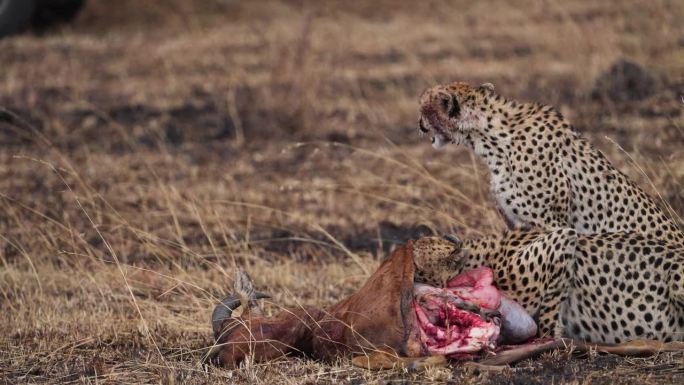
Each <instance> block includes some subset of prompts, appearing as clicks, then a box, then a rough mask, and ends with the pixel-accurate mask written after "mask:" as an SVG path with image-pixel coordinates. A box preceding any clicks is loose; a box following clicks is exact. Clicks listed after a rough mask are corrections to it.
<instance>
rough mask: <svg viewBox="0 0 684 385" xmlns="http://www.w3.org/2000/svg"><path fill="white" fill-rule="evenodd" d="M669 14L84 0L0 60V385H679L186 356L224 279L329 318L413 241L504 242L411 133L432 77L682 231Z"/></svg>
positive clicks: (468, 173)
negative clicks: (596, 155) (606, 173)
mask: <svg viewBox="0 0 684 385" xmlns="http://www.w3.org/2000/svg"><path fill="white" fill-rule="evenodd" d="M682 20H684V2H681V1H664V0H663V1H655V0H654V1H649V2H645V1H623V2H608V1H605V2H596V1H580V0H570V1H527V0H514V1H498V2H493V1H477V2H475V1H473V2H470V1H421V2H413V1H402V2H394V1H385V0H382V1H351V2H346V1H325V2H320V1H278V2H276V1H259V2H256V1H255V2H239V1H227V0H226V1H220V0H214V1H210V0H205V1H197V2H187V1H181V0H172V1H164V2H141V1H135V0H122V1H116V2H114V1H110V2H105V1H97V0H91V1H89V2H88V4H87V6H86V8H85V9H84V11H83V12H82V13H81V14H80V15H79V17H78V18H77V19H76V20H75V21H74V23H72V24H70V25H68V26H63V27H60V28H58V29H53V30H50V31H46V32H44V33H40V34H36V33H27V34H24V35H22V36H17V37H12V38H9V39H5V40H2V41H0V305H1V307H2V313H0V351H1V352H2V353H1V354H0V379H1V381H3V382H6V383H57V382H59V383H146V382H153V383H159V382H163V383H193V384H195V383H221V382H222V383H263V384H270V383H309V384H313V383H338V382H343V383H352V384H361V383H403V382H425V383H430V382H437V383H439V382H444V381H451V382H453V383H483V384H504V383H519V384H536V383H538V384H547V383H548V384H610V383H624V384H664V383H682V382H683V381H684V363H683V360H684V356H683V355H682V354H660V355H657V356H655V357H651V358H618V357H614V356H601V355H596V354H590V355H589V356H585V357H578V356H572V355H570V354H569V353H568V352H555V353H551V354H546V355H544V356H542V357H540V358H536V359H532V360H527V361H524V362H521V363H519V364H517V365H515V366H514V367H512V368H510V369H507V370H504V371H502V372H496V373H494V372H476V371H473V370H470V369H463V368H459V367H457V366H455V367H452V368H439V369H431V370H429V371H427V372H421V373H405V372H402V371H399V370H394V371H386V372H367V371H364V370H361V369H356V368H353V367H351V366H350V364H349V362H348V361H346V360H341V361H339V362H336V363H332V364H322V363H318V362H314V361H311V360H307V359H304V358H296V357H294V358H288V359H283V360H279V361H276V362H272V363H267V364H255V363H248V364H247V365H245V366H244V367H242V368H240V369H238V370H234V371H228V370H223V369H219V368H216V367H213V366H206V365H203V364H202V363H201V359H202V357H203V355H204V354H205V353H206V351H207V348H208V347H209V346H211V344H212V337H211V330H210V325H209V317H210V312H211V310H212V308H213V306H214V305H215V303H216V301H217V300H218V299H219V298H221V297H222V296H223V295H225V294H226V293H227V292H228V291H229V290H230V288H231V286H232V277H233V273H234V269H235V268H236V267H241V268H244V269H246V270H247V271H248V272H249V273H250V274H251V276H252V277H253V278H254V280H255V281H256V283H257V285H258V286H259V287H260V288H262V289H264V290H268V291H269V292H271V293H272V294H273V295H274V298H273V299H272V300H271V302H269V303H267V304H266V306H265V308H266V311H267V312H269V313H273V312H276V311H278V309H279V308H280V307H282V306H298V305H300V304H312V305H324V304H329V303H332V302H334V301H336V300H339V299H341V298H342V297H343V296H344V295H346V294H348V293H351V292H352V291H353V290H354V289H355V288H357V287H359V285H360V284H362V283H363V281H364V279H365V278H366V277H367V275H368V272H369V271H372V270H373V269H374V267H375V266H377V264H378V261H379V259H380V258H381V257H382V256H383V255H385V253H386V252H387V251H388V250H389V249H390V248H391V247H392V246H393V245H395V244H397V243H398V242H401V241H404V240H406V239H409V238H413V237H417V236H419V235H421V234H426V233H430V232H436V233H447V232H452V233H457V234H460V235H461V236H465V237H475V236H478V235H482V234H492V233H497V232H500V231H501V230H502V229H503V228H504V224H503V222H502V220H501V219H500V218H499V216H498V215H497V213H496V212H495V208H494V206H493V204H492V201H491V199H490V197H489V195H488V184H487V180H488V179H487V172H486V170H485V169H484V168H483V167H482V165H481V164H480V163H478V161H477V160H476V159H475V158H474V157H473V156H472V155H471V154H470V153H468V152H467V151H465V150H463V149H458V148H447V149H445V150H443V151H433V150H432V149H431V147H430V146H429V143H428V141H427V140H426V139H425V138H419V137H418V135H417V130H416V127H415V126H416V119H417V98H418V96H419V94H420V92H421V91H422V90H423V89H424V88H426V87H428V86H430V85H432V84H435V83H438V82H447V81H451V80H457V79H460V80H465V81H468V82H471V83H476V84H477V83H480V82H485V81H486V82H492V83H494V84H495V85H496V87H497V89H498V90H499V92H500V93H502V94H504V95H506V96H509V97H512V98H516V99H521V100H535V101H540V102H544V103H548V104H554V105H556V106H558V108H560V109H561V111H562V112H563V113H564V114H565V115H566V116H568V117H569V118H570V119H572V121H573V122H574V124H575V126H576V128H577V129H578V130H579V131H581V132H583V133H584V134H585V135H586V136H588V137H590V138H591V139H592V140H593V141H594V142H595V143H596V145H597V147H599V148H600V149H601V150H603V151H604V152H605V153H606V154H607V156H608V157H609V158H610V159H611V160H612V161H613V162H614V163H615V164H616V165H617V166H618V167H619V168H620V169H621V170H623V171H624V172H626V173H627V174H629V175H630V176H632V177H633V178H634V179H635V180H636V181H638V183H639V184H640V185H641V186H643V187H644V188H645V189H647V190H648V191H649V192H651V193H652V194H654V195H657V196H659V197H661V198H662V200H663V205H666V203H665V202H667V203H669V205H670V207H671V209H672V212H673V215H678V216H680V217H682V216H684V194H682V187H683V185H684V114H683V111H684V105H683V100H682V95H683V94H684V24H683V23H682V22H681V21H682ZM623 61H629V62H632V63H636V65H637V67H632V66H630V65H624V64H623V65H621V66H620V65H618V67H615V68H617V70H614V71H613V73H611V68H612V67H613V66H614V65H615V64H616V63H621V62H623ZM623 73H624V75H625V76H622V74H623ZM620 78H622V79H623V80H624V81H620Z"/></svg>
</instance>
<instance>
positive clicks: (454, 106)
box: [447, 98, 461, 119]
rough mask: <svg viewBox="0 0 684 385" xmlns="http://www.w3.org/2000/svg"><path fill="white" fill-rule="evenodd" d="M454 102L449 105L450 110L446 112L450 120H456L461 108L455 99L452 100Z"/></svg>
mask: <svg viewBox="0 0 684 385" xmlns="http://www.w3.org/2000/svg"><path fill="white" fill-rule="evenodd" d="M452 100H453V101H454V102H453V103H451V108H450V109H449V111H448V112H447V114H448V115H449V117H450V118H452V119H456V118H458V115H460V114H461V106H460V105H459V104H458V101H456V98H453V99H452Z"/></svg>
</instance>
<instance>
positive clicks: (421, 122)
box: [418, 119, 428, 134]
mask: <svg viewBox="0 0 684 385" xmlns="http://www.w3.org/2000/svg"><path fill="white" fill-rule="evenodd" d="M418 129H419V130H420V132H422V133H424V134H427V132H428V129H427V128H425V125H424V124H423V119H418Z"/></svg>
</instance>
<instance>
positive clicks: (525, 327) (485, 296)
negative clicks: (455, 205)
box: [414, 267, 537, 356]
mask: <svg viewBox="0 0 684 385" xmlns="http://www.w3.org/2000/svg"><path fill="white" fill-rule="evenodd" d="M414 299H415V301H414V309H415V312H416V318H417V320H418V327H419V329H420V338H421V342H422V343H423V344H425V346H426V347H427V350H428V352H429V353H430V354H433V355H434V354H444V355H452V356H454V355H462V354H463V353H474V352H479V351H481V350H487V349H493V348H494V347H495V346H496V344H497V343H502V342H505V343H516V342H518V341H524V340H526V339H529V338H531V337H533V336H534V335H535V334H536V332H537V328H536V325H535V323H534V321H533V320H532V318H531V317H530V316H529V315H528V314H527V313H526V312H525V310H524V309H523V308H522V307H520V305H518V304H517V303H515V302H514V301H511V300H509V299H507V298H505V297H504V296H503V295H502V294H501V293H500V292H499V291H498V290H497V289H496V287H494V286H493V274H492V271H491V269H489V268H486V267H481V268H478V269H474V270H469V271H466V272H464V273H463V274H460V275H458V276H456V277H454V278H452V279H451V280H449V282H448V283H447V287H446V288H436V287H432V286H428V285H424V284H416V285H415V286H414ZM500 335H501V336H505V337H506V338H505V340H502V339H500V338H499V337H500Z"/></svg>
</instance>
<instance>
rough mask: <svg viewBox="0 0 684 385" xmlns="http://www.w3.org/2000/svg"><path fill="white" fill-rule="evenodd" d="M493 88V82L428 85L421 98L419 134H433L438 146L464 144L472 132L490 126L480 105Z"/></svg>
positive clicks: (433, 142) (435, 144) (433, 140)
mask: <svg viewBox="0 0 684 385" xmlns="http://www.w3.org/2000/svg"><path fill="white" fill-rule="evenodd" d="M493 90H494V86H493V85H492V84H491V83H485V84H483V85H481V86H480V87H472V86H470V85H468V84H466V83H461V82H454V83H451V84H446V85H437V86H434V87H431V88H428V89H427V90H425V91H424V92H423V94H422V95H421V97H420V119H419V120H418V129H419V130H420V134H421V135H425V134H430V135H431V138H432V147H434V148H436V149H439V148H442V147H443V146H444V145H446V144H447V143H457V144H461V143H463V141H464V140H465V139H466V138H467V137H468V134H469V133H470V132H471V131H473V130H478V129H484V128H485V127H486V126H487V120H486V117H485V115H484V113H483V112H482V111H481V110H480V108H479V105H480V102H481V101H482V100H483V99H484V98H486V97H487V94H488V93H489V92H491V91H493Z"/></svg>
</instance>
